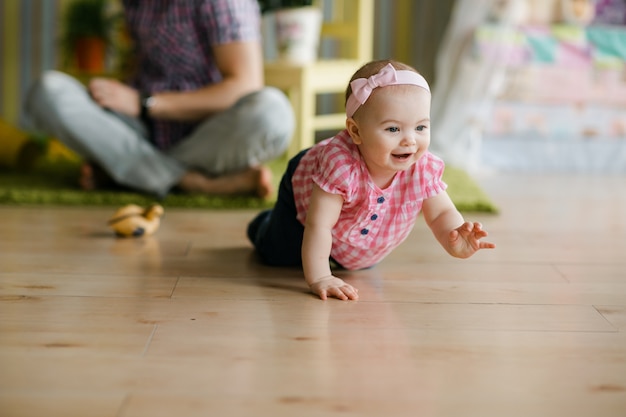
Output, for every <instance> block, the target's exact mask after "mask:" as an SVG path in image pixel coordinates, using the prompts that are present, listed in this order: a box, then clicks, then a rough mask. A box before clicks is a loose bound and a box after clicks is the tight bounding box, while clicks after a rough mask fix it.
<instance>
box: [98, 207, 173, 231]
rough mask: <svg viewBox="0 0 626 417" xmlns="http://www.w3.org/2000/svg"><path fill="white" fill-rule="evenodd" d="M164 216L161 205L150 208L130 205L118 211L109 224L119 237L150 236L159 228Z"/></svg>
mask: <svg viewBox="0 0 626 417" xmlns="http://www.w3.org/2000/svg"><path fill="white" fill-rule="evenodd" d="M162 215H163V207H161V206H160V205H159V204H153V205H151V206H149V207H148V208H143V207H140V206H138V205H135V204H129V205H127V206H124V207H122V208H121V209H119V210H117V211H116V212H115V214H113V217H111V219H110V220H109V222H108V224H109V226H110V227H111V228H112V229H113V231H115V234H116V235H117V236H119V237H140V236H149V235H151V234H153V233H154V232H156V231H157V229H158V228H159V225H160V223H161V216H162Z"/></svg>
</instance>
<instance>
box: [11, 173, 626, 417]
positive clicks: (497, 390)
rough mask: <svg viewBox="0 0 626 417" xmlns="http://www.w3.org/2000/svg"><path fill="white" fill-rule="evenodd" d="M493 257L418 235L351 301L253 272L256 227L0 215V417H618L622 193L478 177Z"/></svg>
mask: <svg viewBox="0 0 626 417" xmlns="http://www.w3.org/2000/svg"><path fill="white" fill-rule="evenodd" d="M479 181H480V183H481V184H482V185H483V187H484V189H485V191H487V193H488V194H489V195H490V196H491V197H492V199H493V200H494V201H495V202H496V204H497V205H499V206H500V208H501V210H502V212H501V213H500V214H499V215H480V216H470V217H471V218H472V219H477V220H480V221H482V222H483V223H484V224H485V227H486V229H487V230H488V231H489V232H490V233H491V238H492V240H493V241H494V242H496V243H497V245H498V248H497V249H496V250H494V251H492V252H483V253H479V254H478V255H476V256H475V257H473V258H471V259H469V260H465V261H463V260H456V259H452V258H450V257H449V256H448V255H446V254H445V253H444V252H443V250H442V249H441V248H440V247H439V246H438V245H437V244H436V243H435V240H434V238H433V237H432V235H431V234H430V233H429V232H428V231H427V229H426V228H425V226H424V224H423V221H422V219H420V222H419V223H418V225H417V227H416V228H415V230H414V232H413V233H412V234H411V236H410V237H409V239H408V241H407V242H405V244H403V245H402V246H401V247H400V248H399V249H398V250H396V251H395V252H394V253H393V254H392V255H391V256H390V257H389V258H387V259H386V260H385V261H384V262H382V263H381V264H380V265H378V266H376V267H375V268H373V269H370V270H366V271H360V272H356V273H350V274H344V275H343V276H344V277H346V279H348V280H349V281H350V282H351V283H352V284H354V285H356V286H357V287H358V288H359V289H360V296H361V299H360V301H358V302H341V301H338V300H329V301H326V302H324V301H321V300H319V299H316V298H315V297H313V296H311V295H310V294H309V293H308V292H307V290H306V287H305V285H304V282H303V280H302V278H301V274H300V272H298V271H296V270H289V269H288V270H281V269H273V268H269V267H264V266H261V265H259V264H257V263H256V261H255V258H254V256H253V255H252V253H251V247H250V245H249V244H248V242H247V241H246V238H245V234H244V230H245V225H246V223H247V221H248V220H249V219H250V218H251V217H252V216H253V215H254V212H251V211H235V212H220V211H218V212H210V211H191V210H173V209H172V210H167V211H166V213H165V217H164V218H163V224H162V226H161V229H160V230H159V231H158V233H157V234H156V235H155V236H153V237H152V238H147V239H138V240H121V239H116V238H114V237H113V236H112V234H111V232H110V231H109V230H108V229H107V227H106V225H105V222H106V220H107V219H108V217H109V216H110V215H111V214H112V212H113V210H112V209H68V208H47V209H41V208H14V207H0V237H1V239H0V416H2V417H22V416H29V417H31V416H32V417H41V416H62V417H73V416H78V417H86V416H89V417H99V416H103V417H105V416H106V417H110V416H114V417H138V416H146V417H160V416H167V417H172V416H184V417H194V416H272V417H280V416H289V417H293V416H298V417H303V416H304V417H306V416H376V417H380V416H389V417H398V416H412V417H415V416H419V417H428V416H461V417H471V416H476V417H491V416H498V417H500V416H507V417H515V416H520V417H521V416H523V417H529V416H533V417H546V416H549V417H551V416H554V417H562V416H567V417H576V416H585V417H587V416H593V417H604V416H616V417H618V416H619V417H623V416H626V178H624V177H609V178H606V177H566V176H561V177H550V176H515V175H506V176H492V177H486V178H480V179H479Z"/></svg>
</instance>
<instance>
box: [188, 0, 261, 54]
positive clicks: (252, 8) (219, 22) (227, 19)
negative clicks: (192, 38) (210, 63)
mask: <svg viewBox="0 0 626 417" xmlns="http://www.w3.org/2000/svg"><path fill="white" fill-rule="evenodd" d="M200 15H201V17H202V19H201V20H202V21H203V22H205V24H206V29H207V33H208V34H209V39H210V43H211V44H212V45H220V44H225V43H230V42H241V41H256V40H260V39H261V32H260V31H261V16H260V9H259V4H258V1H257V0H204V1H202V4H201V6H200Z"/></svg>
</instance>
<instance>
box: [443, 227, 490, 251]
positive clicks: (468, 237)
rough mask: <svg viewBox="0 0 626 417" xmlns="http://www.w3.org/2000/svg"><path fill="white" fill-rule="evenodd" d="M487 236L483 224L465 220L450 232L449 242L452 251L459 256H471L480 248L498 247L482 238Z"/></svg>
mask: <svg viewBox="0 0 626 417" xmlns="http://www.w3.org/2000/svg"><path fill="white" fill-rule="evenodd" d="M484 237H487V232H486V231H484V230H483V226H482V224H480V223H478V222H474V223H472V222H465V223H463V224H462V225H461V226H459V227H458V228H456V229H454V230H453V231H451V232H450V236H449V237H448V244H449V245H450V253H451V254H452V255H454V256H456V257H458V258H469V257H470V256H472V255H473V254H474V253H476V252H477V251H478V250H480V249H493V248H495V247H496V245H495V244H493V243H491V242H484V241H482V240H481V239H482V238H484Z"/></svg>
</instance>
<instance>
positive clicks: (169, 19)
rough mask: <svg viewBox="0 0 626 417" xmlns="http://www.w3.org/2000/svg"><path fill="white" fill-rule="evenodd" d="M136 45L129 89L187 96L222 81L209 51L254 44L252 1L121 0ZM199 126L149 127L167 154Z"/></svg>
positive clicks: (256, 18)
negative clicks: (231, 44) (135, 63)
mask: <svg viewBox="0 0 626 417" xmlns="http://www.w3.org/2000/svg"><path fill="white" fill-rule="evenodd" d="M123 4H124V9H125V16H126V19H127V26H128V30H129V34H130V36H131V38H132V39H133V42H134V44H135V45H136V49H137V50H136V51H135V53H136V54H137V59H138V74H137V75H136V78H135V79H134V80H133V86H134V87H136V88H137V89H139V90H140V91H143V92H146V93H157V92H159V91H188V90H196V89H198V88H200V87H203V86H206V85H209V84H214V83H217V82H219V81H220V80H221V79H222V76H221V74H220V72H219V69H218V68H217V65H216V63H215V59H214V57H213V52H212V47H213V46H214V45H220V44H225V43H229V42H238V41H250V40H255V41H256V40H259V39H260V37H261V35H260V14H259V5H258V1H257V0H124V1H123ZM197 125H198V123H188V122H176V121H170V120H154V121H153V137H152V138H151V139H152V141H153V142H154V144H155V145H156V146H157V147H158V148H160V149H163V150H165V149H168V148H170V147H171V146H172V145H173V144H175V143H176V142H178V141H179V140H180V139H182V138H184V137H185V136H187V135H188V134H190V133H191V131H192V130H193V129H194V128H195V127H196V126H197Z"/></svg>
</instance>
